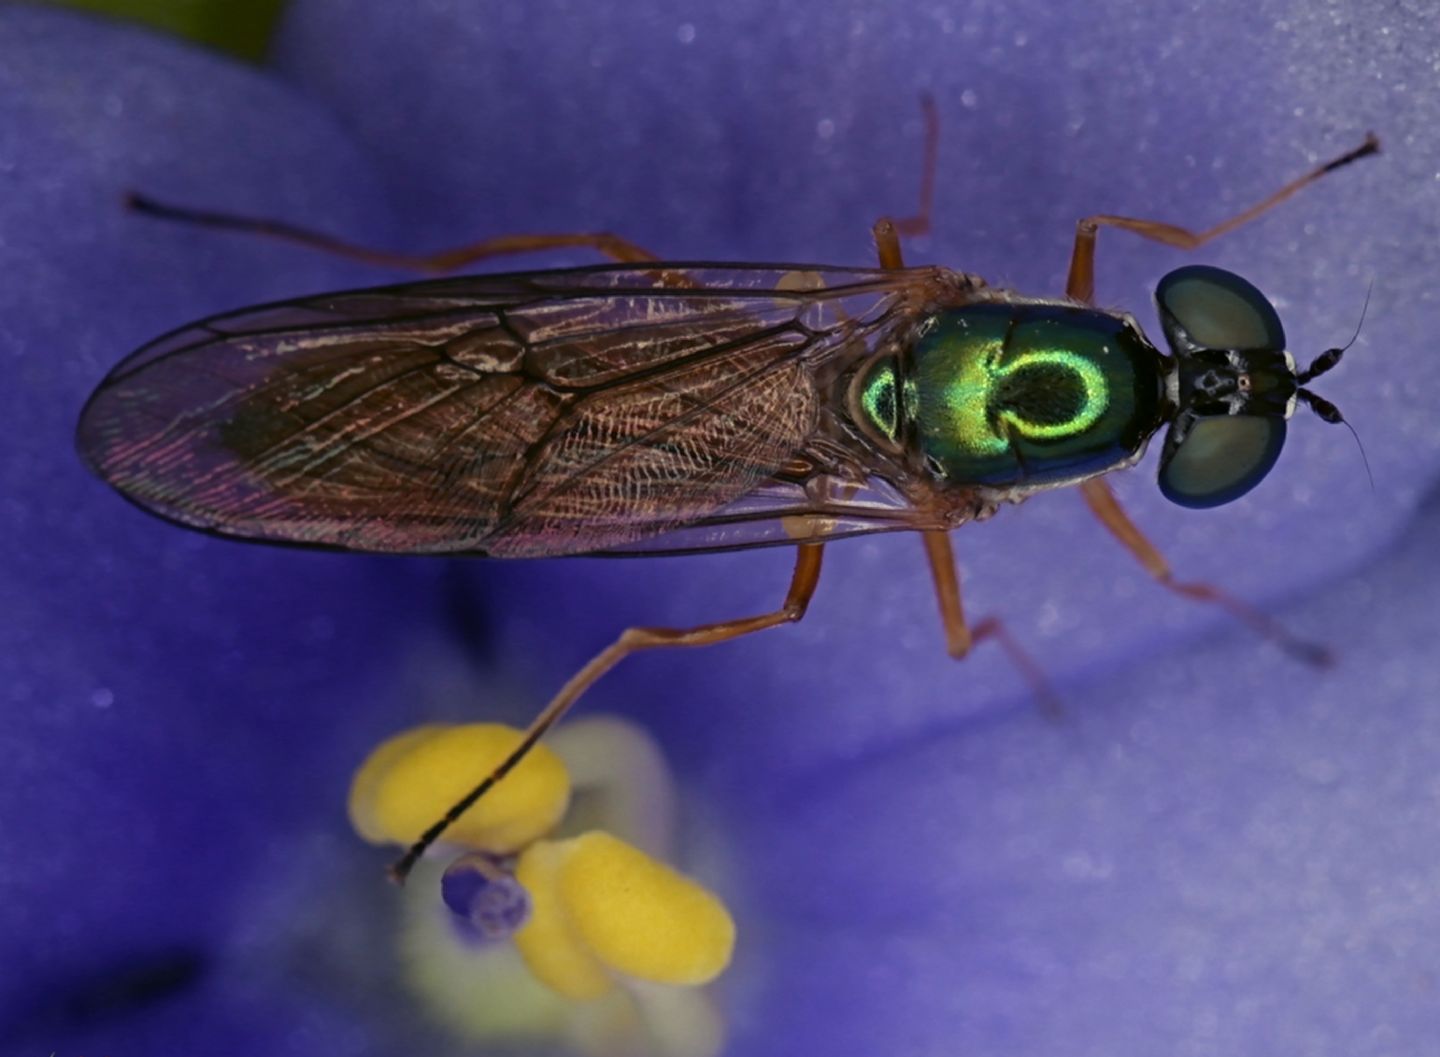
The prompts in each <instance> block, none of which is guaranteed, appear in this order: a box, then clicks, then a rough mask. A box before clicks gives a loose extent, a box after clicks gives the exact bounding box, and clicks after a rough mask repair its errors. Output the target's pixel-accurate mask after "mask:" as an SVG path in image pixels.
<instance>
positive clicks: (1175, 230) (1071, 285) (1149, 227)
mask: <svg viewBox="0 0 1440 1057" xmlns="http://www.w3.org/2000/svg"><path fill="white" fill-rule="evenodd" d="M1379 150H1380V141H1379V140H1378V139H1377V138H1376V137H1375V134H1374V133H1373V132H1371V133H1368V134H1367V135H1366V136H1365V142H1364V143H1362V144H1361V145H1360V146H1358V147H1356V148H1355V149H1354V150H1351V151H1346V152H1345V153H1344V154H1342V155H1340V157H1338V158H1335V159H1333V160H1331V161H1328V162H1326V163H1325V164H1324V165H1320V166H1317V167H1316V168H1314V169H1311V170H1310V171H1309V172H1308V173H1306V174H1305V175H1304V176H1301V177H1300V178H1299V179H1296V180H1292V181H1290V182H1289V183H1288V184H1286V185H1285V186H1284V187H1282V188H1280V190H1278V191H1276V192H1275V193H1274V194H1272V195H1270V196H1269V197H1268V198H1266V199H1265V200H1264V201H1261V202H1257V203H1256V204H1255V205H1253V206H1251V207H1250V208H1249V209H1247V210H1245V211H1244V212H1241V213H1236V214H1235V215H1234V216H1233V217H1230V218H1229V219H1228V220H1223V221H1221V222H1220V223H1219V224H1216V225H1215V226H1214V227H1213V228H1207V229H1206V230H1204V231H1191V230H1190V229H1188V228H1182V227H1176V226H1175V225H1174V224H1165V223H1162V222H1161V221H1158V220H1136V219H1135V218H1133V217H1118V216H1111V215H1109V214H1105V213H1102V214H1098V215H1096V216H1093V217H1086V218H1085V219H1083V220H1081V221H1080V222H1079V223H1078V224H1077V225H1076V226H1075V248H1074V250H1073V251H1072V252H1071V254H1070V277H1069V278H1068V279H1067V280H1066V282H1065V294H1066V296H1068V297H1072V298H1074V299H1075V300H1076V301H1084V302H1086V303H1089V302H1090V301H1091V299H1092V298H1093V297H1094V296H1095V235H1096V232H1098V231H1099V229H1100V228H1101V227H1112V228H1123V229H1124V230H1126V231H1133V232H1134V233H1135V234H1137V235H1139V236H1140V237H1141V238H1147V239H1151V240H1153V241H1155V242H1163V243H1164V244H1165V245H1167V246H1174V247H1175V248H1176V249H1181V250H1193V249H1196V248H1197V247H1199V246H1203V245H1204V244H1205V243H1207V242H1209V241H1210V240H1211V239H1213V238H1217V237H1218V236H1220V235H1224V234H1225V233H1226V232H1228V231H1234V230H1235V229H1236V228H1238V227H1239V226H1240V225H1242V224H1248V223H1249V222H1250V221H1252V220H1254V219H1255V218H1256V217H1258V216H1259V215H1260V214H1261V213H1264V212H1266V211H1267V210H1269V209H1271V208H1273V207H1275V206H1278V205H1279V204H1280V203H1281V202H1283V201H1285V199H1287V198H1289V197H1290V196H1291V195H1293V194H1294V193H1295V192H1296V191H1299V190H1300V189H1301V188H1302V187H1305V186H1306V185H1308V184H1312V183H1314V182H1315V181H1316V180H1318V179H1320V177H1322V176H1324V175H1325V174H1326V173H1329V172H1334V171H1335V170H1336V169H1339V168H1341V167H1342V166H1345V165H1349V164H1350V163H1351V162H1352V161H1356V160H1358V159H1360V158H1364V157H1366V156H1367V155H1370V154H1375V153H1376V152H1378V151H1379Z"/></svg>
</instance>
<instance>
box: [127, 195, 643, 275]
mask: <svg viewBox="0 0 1440 1057" xmlns="http://www.w3.org/2000/svg"><path fill="white" fill-rule="evenodd" d="M125 201H126V205H128V206H129V207H130V208H131V209H133V210H135V211H136V212H137V213H144V214H146V215H147V216H153V217H161V218H163V219H165V220H178V221H181V222H183V223H187V224H199V225H201V226H203V227H208V228H220V229H223V230H226V231H243V232H246V233H248V234H251V235H263V236H265V237H267V238H275V239H280V240H282V241H284V242H292V243H295V244H297V245H300V246H308V247H309V248H310V249H314V250H320V251H322V252H324V253H330V254H334V255H335V256H337V257H346V258H348V259H350V260H355V261H361V262H363V263H365V264H375V265H379V266H380V267H383V268H402V269H407V270H410V271H418V272H431V273H444V272H453V271H455V270H457V269H459V268H464V267H466V266H467V265H470V264H474V263H475V262H476V261H483V260H487V259H489V258H491V257H505V256H511V255H514V254H519V253H538V252H541V251H544V250H558V249H569V248H572V247H587V248H589V249H593V250H595V251H596V252H597V253H600V254H603V255H604V256H606V257H609V258H611V259H612V260H616V261H620V262H621V263H625V264H628V263H636V262H643V261H654V260H659V257H657V256H656V255H655V254H653V253H651V252H650V251H649V250H645V249H641V248H640V247H639V246H637V245H635V243H633V242H631V241H629V240H628V239H622V238H621V237H620V236H619V235H612V234H610V233H609V232H606V231H601V232H592V233H579V234H557V235H499V236H496V237H494V238H489V239H481V240H479V241H478V242H471V243H467V244H466V245H464V246H456V247H454V248H452V249H448V250H440V251H438V252H436V253H392V252H390V251H388V250H377V249H374V248H372V247H369V246H361V245H358V244H356V243H353V242H347V241H345V240H344V239H339V238H335V237H333V236H330V235H326V234H324V233H323V232H319V231H311V230H309V229H308V228H302V227H298V226H296V225H294V224H287V223H284V222H283V221H279V220H263V219H257V218H255V217H242V216H236V215H234V214H232V213H216V212H212V211H209V210H204V209H187V208H184V207H182V206H172V205H168V204H166V203H164V202H157V201H156V200H155V199H153V198H147V197H146V196H144V195H140V194H135V193H133V192H132V193H131V194H129V195H128V196H126V200H125Z"/></svg>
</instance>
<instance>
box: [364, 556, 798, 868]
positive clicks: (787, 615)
mask: <svg viewBox="0 0 1440 1057" xmlns="http://www.w3.org/2000/svg"><path fill="white" fill-rule="evenodd" d="M823 551H824V545H823V544H820V543H802V544H800V545H799V547H798V548H797V550H796V554H795V570H794V572H792V573H791V574H790V587H789V589H788V590H787V591H786V592H785V601H784V602H783V603H781V605H780V608H779V609H775V610H771V611H770V612H769V613H761V614H759V615H758V616H753V617H741V618H739V619H737V620H725V621H721V622H720V623H716V624H701V625H699V626H698V627H693V628H626V629H625V630H624V631H622V632H621V633H620V637H619V638H617V639H616V640H615V641H614V642H612V643H611V644H610V645H609V646H606V647H605V648H604V649H603V650H601V651H600V652H599V653H597V654H596V655H595V656H594V657H592V658H590V660H589V661H588V662H586V664H585V666H584V667H583V668H581V669H580V670H579V671H578V672H576V673H575V674H574V675H572V676H571V677H570V679H569V681H568V682H566V684H565V685H564V686H562V687H561V688H560V691H559V693H557V694H556V695H555V696H554V697H552V698H551V699H550V701H549V703H548V704H547V705H546V706H545V707H544V708H543V709H541V711H540V714H539V715H538V716H536V717H535V718H534V719H533V720H532V721H531V722H530V725H529V726H528V727H526V728H525V735H524V737H522V738H521V739H520V744H519V745H517V746H516V747H515V748H514V749H513V750H512V751H511V753H510V755H509V756H507V757H505V759H504V760H502V761H501V762H500V764H499V766H497V767H496V768H495V769H494V770H493V771H491V772H490V773H489V774H488V775H486V776H485V778H484V779H483V780H482V781H481V782H480V783H479V784H478V785H477V786H475V788H474V789H471V790H470V792H468V793H466V794H465V795H464V796H463V797H461V798H460V799H459V800H457V801H456V802H455V803H454V805H452V806H451V808H450V809H449V810H448V811H446V812H445V814H444V816H443V817H442V818H441V819H440V820H439V821H437V822H436V823H435V824H434V825H433V826H431V827H430V828H429V829H427V830H426V831H425V832H424V833H422V834H421V835H420V837H419V839H418V840H416V841H415V843H414V844H412V845H411V846H410V848H409V850H408V851H406V853H405V854H404V855H403V856H402V857H401V858H400V859H398V860H396V862H395V863H394V865H392V866H391V867H390V876H391V877H392V878H393V879H394V880H395V881H397V882H403V881H404V880H405V877H406V875H407V874H409V872H410V870H411V868H412V867H414V865H415V863H416V862H418V861H419V859H420V856H422V855H423V854H425V850H426V849H427V848H429V847H430V845H432V844H434V843H435V841H436V840H438V839H439V838H440V835H441V834H443V833H444V832H445V830H446V829H447V828H449V826H450V824H451V823H453V822H454V821H455V820H456V819H458V818H459V817H460V816H461V815H463V814H464V813H465V812H466V811H467V810H469V808H470V806H471V805H472V804H474V803H475V801H477V800H479V799H480V798H481V797H482V796H484V795H485V794H486V792H488V791H489V790H490V788H491V787H492V786H493V785H494V784H495V783H496V782H498V781H500V780H501V779H502V778H504V777H505V776H506V775H507V774H509V773H510V772H511V771H512V770H513V769H514V768H515V767H516V766H517V765H518V764H519V763H520V761H521V760H523V759H524V758H525V756H526V754H528V753H529V752H530V750H531V749H532V748H534V747H535V744H536V743H537V742H538V741H539V740H540V739H541V738H542V737H544V736H545V732H546V731H548V730H549V729H550V728H551V727H553V726H554V725H555V724H556V723H557V722H559V720H560V718H561V717H562V716H564V715H565V713H566V712H567V711H569V709H570V706H571V705H573V704H574V703H575V701H576V699H578V698H579V697H580V695H581V694H583V693H584V692H585V691H586V690H588V689H590V687H591V686H593V685H594V684H595V682H596V681H597V680H598V679H599V678H600V677H601V676H602V675H604V674H605V673H606V672H608V671H609V670H610V669H611V668H614V667H615V666H616V665H617V664H619V663H620V662H621V661H623V660H624V659H625V658H626V657H628V656H630V654H632V653H639V652H640V651H641V650H653V649H658V648H660V647H668V646H710V645H712V644H714V643H717V642H728V641H729V640H730V639H738V638H740V637H741V636H742V635H749V634H751V633H753V632H756V631H763V630H765V629H766V628H773V627H775V626H777V625H779V624H793V623H794V622H795V621H797V620H799V619H800V618H801V617H803V616H804V615H805V610H806V607H808V606H809V605H810V599H811V598H812V597H813V596H814V594H815V586H816V584H818V583H819V582H820V557H821V554H822V553H823Z"/></svg>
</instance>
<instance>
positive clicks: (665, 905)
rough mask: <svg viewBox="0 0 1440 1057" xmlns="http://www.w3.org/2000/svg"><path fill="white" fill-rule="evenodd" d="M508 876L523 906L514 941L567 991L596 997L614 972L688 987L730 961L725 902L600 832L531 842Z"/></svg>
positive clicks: (536, 968) (545, 977) (539, 972)
mask: <svg viewBox="0 0 1440 1057" xmlns="http://www.w3.org/2000/svg"><path fill="white" fill-rule="evenodd" d="M515 876H516V879H517V880H519V882H520V883H521V884H522V885H524V886H525V889H526V890H527V891H528V892H529V893H530V899H531V908H532V909H531V916H530V921H529V922H528V923H527V924H526V925H525V926H524V927H523V928H521V930H520V931H519V932H518V933H516V935H515V943H516V945H517V946H518V947H519V949H520V953H521V955H522V956H523V957H524V958H525V961H526V963H527V964H528V965H529V966H530V970H531V972H533V973H534V974H535V975H536V976H537V977H538V978H539V979H540V980H541V981H543V982H544V983H546V984H548V985H549V986H550V987H552V988H554V989H555V990H556V991H558V992H560V993H561V994H563V995H565V996H566V997H569V998H574V999H589V998H596V997H598V996H600V995H603V994H605V993H606V992H607V991H608V990H609V989H610V988H611V987H613V986H614V984H615V982H616V980H617V979H618V978H620V977H630V978H633V979H636V980H643V981H649V982H653V983H665V984H674V985H680V986H694V985H698V984H703V983H707V982H708V981H710V980H712V979H714V978H715V977H716V976H717V975H719V974H720V972H722V971H723V970H724V968H725V967H726V965H728V964H729V962H730V954H731V951H732V950H733V948H734V945H735V925H734V922H732V921H731V919H730V915H729V913H728V912H727V911H726V909H725V907H724V905H723V904H722V903H721V902H720V901H719V900H718V899H717V898H716V897H715V896H713V895H712V894H711V893H710V892H708V891H707V890H706V889H704V888H702V887H701V886H700V885H699V884H697V883H695V882H694V881H692V880H690V879H689V878H687V877H684V876H682V875H681V874H679V873H676V872H675V871H674V870H672V869H671V868H670V867H668V866H666V865H665V864H664V863H661V862H658V861H657V860H655V859H652V858H650V856H648V855H646V854H645V853H644V852H642V851H639V850H637V849H636V848H634V847H632V846H631V845H629V844H626V843H625V842H624V841H622V840H620V839H618V838H616V837H613V836H611V835H610V834H608V833H604V832H599V831H596V832H591V833H586V834H583V835H581V836H579V837H576V838H574V839H573V840H568V841H555V842H552V841H542V842H539V843H537V844H535V845H532V846H531V847H530V848H528V849H526V851H525V852H524V854H522V855H521V857H520V861H519V863H518V865H517V868H516V871H515Z"/></svg>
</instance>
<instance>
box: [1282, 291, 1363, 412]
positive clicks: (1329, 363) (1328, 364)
mask: <svg viewBox="0 0 1440 1057" xmlns="http://www.w3.org/2000/svg"><path fill="white" fill-rule="evenodd" d="M1374 292H1375V280H1374V279H1371V280H1370V285H1369V286H1367V287H1366V288H1365V303H1364V304H1363V305H1361V306H1360V322H1358V323H1356V324H1355V333H1354V334H1351V335H1350V340H1349V341H1347V342H1346V343H1345V344H1344V345H1342V346H1340V347H1339V348H1338V349H1326V350H1325V351H1324V352H1322V353H1321V354H1320V355H1319V356H1316V357H1315V360H1314V362H1313V363H1311V364H1310V366H1309V367H1306V368H1305V370H1304V371H1302V372H1301V373H1300V374H1299V375H1297V376H1296V378H1295V381H1297V382H1298V383H1300V384H1301V385H1305V384H1307V383H1309V382H1312V381H1314V380H1315V379H1316V378H1319V377H1320V376H1321V375H1322V374H1324V373H1325V372H1326V371H1328V370H1330V369H1331V368H1332V367H1334V366H1335V365H1336V364H1338V363H1339V362H1340V357H1341V356H1344V355H1345V353H1346V352H1347V351H1348V350H1349V348H1350V346H1351V345H1354V344H1355V339H1356V338H1358V337H1359V336H1360V328H1361V327H1363V326H1364V325H1365V313H1366V312H1368V311H1369V310H1370V295H1371V294H1372V293H1374ZM1311 410H1314V405H1313V404H1312V405H1311ZM1322 417H1323V416H1322ZM1326 421H1327V422H1328V421H1329V419H1326ZM1340 421H1342V422H1343V421H1344V419H1341V420H1340ZM1352 432H1353V431H1352Z"/></svg>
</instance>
